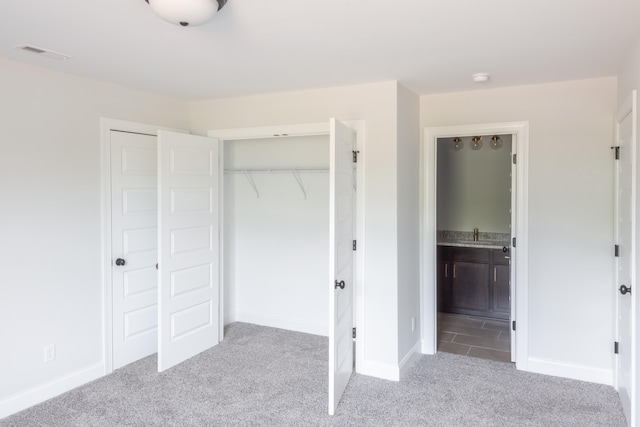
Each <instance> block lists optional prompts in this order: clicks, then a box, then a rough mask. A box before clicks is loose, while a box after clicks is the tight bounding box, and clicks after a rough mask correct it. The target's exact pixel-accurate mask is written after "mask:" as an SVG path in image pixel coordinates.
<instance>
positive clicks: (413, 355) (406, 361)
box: [399, 341, 422, 378]
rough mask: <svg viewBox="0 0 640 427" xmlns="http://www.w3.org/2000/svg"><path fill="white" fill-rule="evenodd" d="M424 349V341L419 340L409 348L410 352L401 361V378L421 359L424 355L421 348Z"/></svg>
mask: <svg viewBox="0 0 640 427" xmlns="http://www.w3.org/2000/svg"><path fill="white" fill-rule="evenodd" d="M421 349H422V342H421V341H417V342H416V343H415V345H414V346H413V347H412V348H411V350H409V352H408V353H407V354H406V355H405V356H404V357H403V358H402V360H401V361H400V366H399V371H400V374H399V376H400V378H402V377H403V376H404V375H406V373H407V372H408V371H409V369H411V367H412V366H413V365H414V364H415V363H416V362H417V361H418V359H420V357H421V356H422V354H421V352H420V350H421Z"/></svg>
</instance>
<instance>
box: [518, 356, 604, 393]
mask: <svg viewBox="0 0 640 427" xmlns="http://www.w3.org/2000/svg"><path fill="white" fill-rule="evenodd" d="M528 367H529V369H528V371H529V372H535V373H537V374H544V375H553V376H554V377H562V378H570V379H573V380H579V381H588V382H591V383H598V384H605V385H610V386H613V383H614V375H613V374H614V372H613V369H597V368H593V367H591V366H584V365H577V364H573V363H565V362H560V361H557V360H547V359H541V358H537V357H530V358H529V363H528Z"/></svg>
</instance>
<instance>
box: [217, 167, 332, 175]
mask: <svg viewBox="0 0 640 427" xmlns="http://www.w3.org/2000/svg"><path fill="white" fill-rule="evenodd" d="M294 172H295V173H327V172H329V168H326V169H294V168H289V169H225V170H224V173H227V174H243V175H244V174H247V173H294Z"/></svg>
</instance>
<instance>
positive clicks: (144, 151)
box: [110, 131, 158, 369]
mask: <svg viewBox="0 0 640 427" xmlns="http://www.w3.org/2000/svg"><path fill="white" fill-rule="evenodd" d="M110 140H111V152H110V156H111V159H110V161H111V269H112V274H111V277H112V305H113V336H112V339H113V368H114V369H117V368H120V367H122V366H124V365H127V364H129V363H131V362H134V361H136V360H138V359H141V358H143V357H146V356H148V355H150V354H153V353H155V352H156V349H157V347H158V339H157V336H158V332H157V327H158V306H157V303H158V292H157V283H158V276H157V271H156V263H157V262H158V261H157V257H158V251H157V161H156V137H155V136H154V135H143V134H137V133H128V132H119V131H111V133H110Z"/></svg>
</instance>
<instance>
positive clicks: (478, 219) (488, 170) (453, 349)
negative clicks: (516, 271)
mask: <svg viewBox="0 0 640 427" xmlns="http://www.w3.org/2000/svg"><path fill="white" fill-rule="evenodd" d="M512 139H513V136H512V135H510V134H497V135H493V134H488V135H483V134H480V135H470V136H456V137H441V138H437V139H436V170H437V172H436V242H437V247H436V271H437V275H436V282H437V283H436V294H437V311H438V314H437V351H444V352H449V353H456V354H462V355H466V356H473V357H480V358H485V359H491V360H497V361H502V362H511V361H513V360H514V358H513V356H512V354H511V348H512V345H511V339H512V328H511V320H512V319H511V313H512V306H511V305H512V301H513V298H512V295H511V289H512V286H511V277H512V274H511V251H512V235H513V233H512V229H513V227H512V224H513V221H514V216H513V213H514V212H513V211H514V209H513V206H514V203H515V190H514V189H513V188H512V181H513V179H512V178H513V176H512V175H513V170H512V168H513V166H514V154H515V153H514V150H512Z"/></svg>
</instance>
